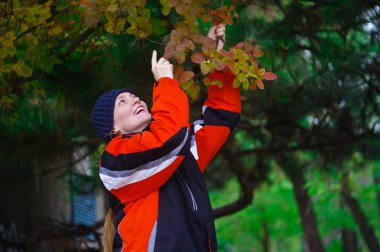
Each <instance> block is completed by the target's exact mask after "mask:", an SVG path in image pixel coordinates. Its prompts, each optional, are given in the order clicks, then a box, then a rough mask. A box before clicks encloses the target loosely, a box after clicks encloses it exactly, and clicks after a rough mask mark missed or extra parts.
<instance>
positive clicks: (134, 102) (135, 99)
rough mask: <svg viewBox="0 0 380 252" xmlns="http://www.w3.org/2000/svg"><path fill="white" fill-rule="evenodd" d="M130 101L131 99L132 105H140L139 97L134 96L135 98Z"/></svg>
mask: <svg viewBox="0 0 380 252" xmlns="http://www.w3.org/2000/svg"><path fill="white" fill-rule="evenodd" d="M132 99H133V100H132V101H133V102H132V104H133V105H134V104H136V103H140V98H139V97H137V96H136V97H133V98H132Z"/></svg>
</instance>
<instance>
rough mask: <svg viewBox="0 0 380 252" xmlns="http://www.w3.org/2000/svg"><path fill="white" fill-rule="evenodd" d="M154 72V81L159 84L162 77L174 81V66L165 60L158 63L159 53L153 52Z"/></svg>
mask: <svg viewBox="0 0 380 252" xmlns="http://www.w3.org/2000/svg"><path fill="white" fill-rule="evenodd" d="M152 72H153V75H154V79H155V80H156V81H157V82H158V80H159V79H161V78H162V77H169V78H172V79H173V65H172V64H170V62H169V61H167V60H166V59H165V58H160V59H159V61H158V62H157V52H156V50H153V54H152Z"/></svg>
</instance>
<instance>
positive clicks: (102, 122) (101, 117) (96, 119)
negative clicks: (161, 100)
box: [91, 88, 135, 142]
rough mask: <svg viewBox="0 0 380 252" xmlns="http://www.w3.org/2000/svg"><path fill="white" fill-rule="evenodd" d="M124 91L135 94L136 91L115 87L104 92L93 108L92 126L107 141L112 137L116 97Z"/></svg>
mask: <svg viewBox="0 0 380 252" xmlns="http://www.w3.org/2000/svg"><path fill="white" fill-rule="evenodd" d="M124 92H129V93H132V94H135V92H134V91H132V90H130V89H128V88H120V89H113V90H110V91H108V92H105V93H104V94H102V95H101V96H100V97H99V98H98V99H97V100H96V102H95V105H94V107H93V108H92V111H91V121H92V126H93V127H94V128H95V130H96V132H97V133H98V136H99V137H100V138H101V139H103V140H104V141H105V142H109V141H110V140H111V138H112V130H113V112H114V107H115V100H116V97H117V96H118V95H119V94H121V93H124Z"/></svg>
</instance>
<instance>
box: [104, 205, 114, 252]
mask: <svg viewBox="0 0 380 252" xmlns="http://www.w3.org/2000/svg"><path fill="white" fill-rule="evenodd" d="M103 230H104V233H103V252H112V244H113V238H114V236H115V225H114V223H113V212H112V209H111V208H109V209H108V212H107V214H106V218H105V220H104V228H103Z"/></svg>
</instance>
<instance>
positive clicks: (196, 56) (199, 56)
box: [191, 52, 205, 64]
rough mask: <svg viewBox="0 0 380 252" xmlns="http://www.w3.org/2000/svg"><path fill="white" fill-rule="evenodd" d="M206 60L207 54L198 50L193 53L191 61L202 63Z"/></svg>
mask: <svg viewBox="0 0 380 252" xmlns="http://www.w3.org/2000/svg"><path fill="white" fill-rule="evenodd" d="M204 60H205V55H204V53H202V52H196V53H193V54H192V55H191V61H192V62H194V63H196V64H200V63H202V61H204Z"/></svg>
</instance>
